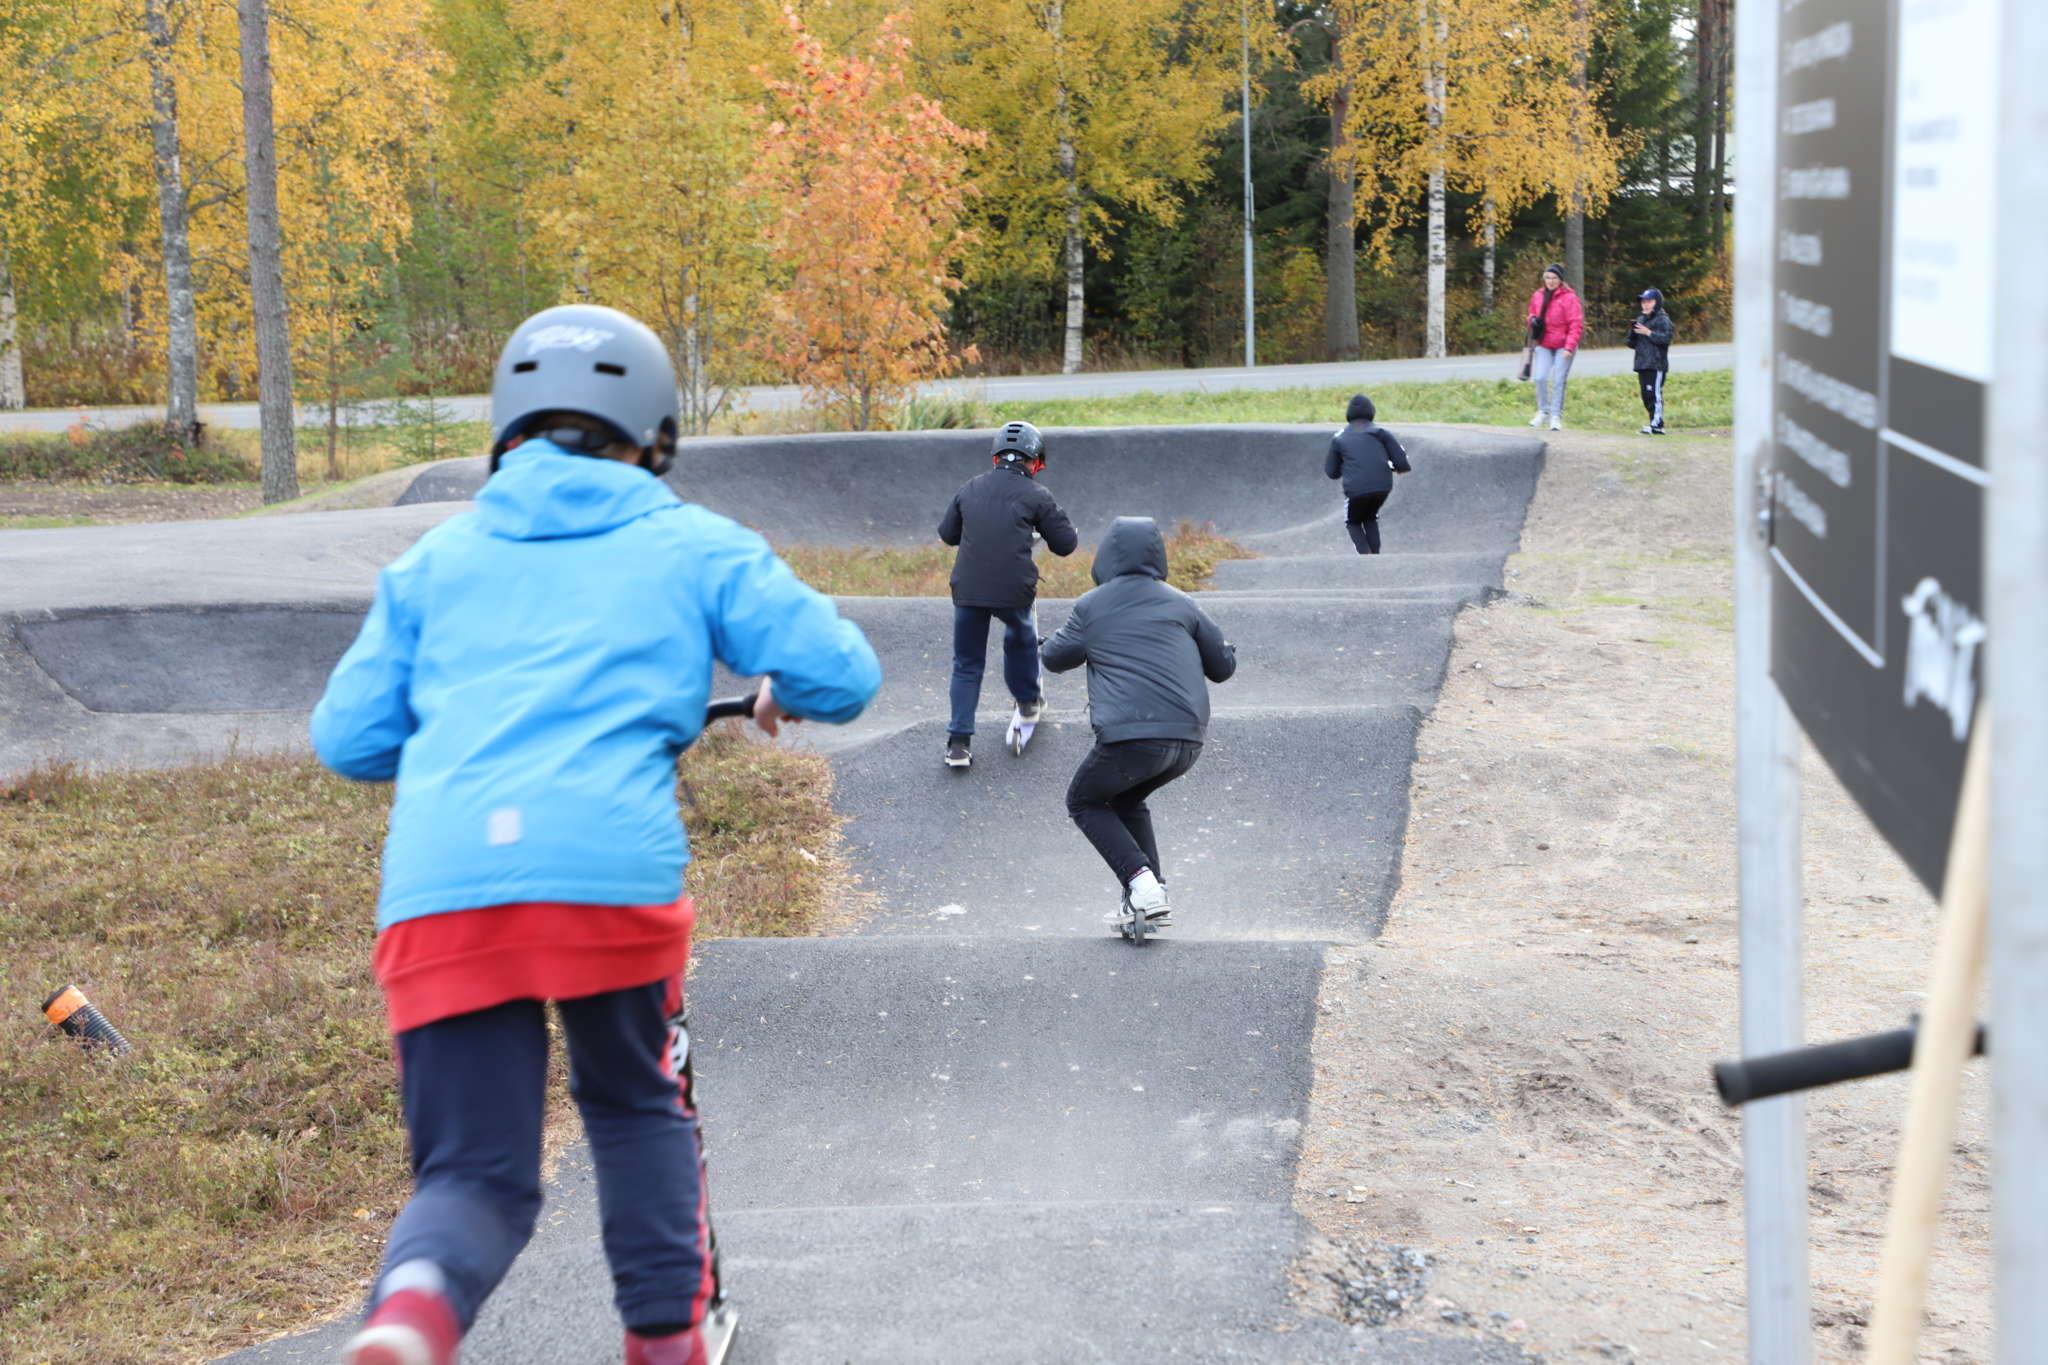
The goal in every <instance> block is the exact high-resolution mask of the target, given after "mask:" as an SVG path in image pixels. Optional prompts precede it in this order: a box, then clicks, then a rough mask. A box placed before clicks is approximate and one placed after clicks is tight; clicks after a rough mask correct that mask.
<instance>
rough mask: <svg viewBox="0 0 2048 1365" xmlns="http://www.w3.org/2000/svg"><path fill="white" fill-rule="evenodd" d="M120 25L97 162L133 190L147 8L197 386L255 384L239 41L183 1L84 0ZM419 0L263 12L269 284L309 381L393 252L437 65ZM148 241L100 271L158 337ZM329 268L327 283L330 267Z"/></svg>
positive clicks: (367, 0) (299, 4)
mask: <svg viewBox="0 0 2048 1365" xmlns="http://www.w3.org/2000/svg"><path fill="white" fill-rule="evenodd" d="M92 2H93V3H105V4H106V5H107V7H108V14H109V17H110V18H112V19H114V20H116V21H117V22H119V24H120V32H121V34H122V37H123V39H124V40H125V41H126V43H127V44H128V45H129V50H128V52H126V53H123V54H120V55H119V57H117V59H116V60H114V61H112V62H110V63H109V64H108V67H107V70H106V72H105V75H104V81H105V86H106V89H107V91H108V92H109V93H110V94H111V95H112V96H113V97H114V99H116V100H117V101H120V107H122V108H124V109H125V110H126V111H127V113H128V120H129V127H128V129H127V130H126V133H127V135H126V136H124V137H121V138H119V139H117V140H115V141H114V142H113V143H112V145H111V146H110V147H109V152H110V153H111V154H112V155H116V156H126V157H129V158H131V159H132V160H133V162H134V166H135V169H134V173H133V174H132V175H131V177H130V179H131V181H132V182H133V183H135V184H137V185H148V184H151V183H152V182H153V177H152V175H151V173H150V171H149V169H148V167H149V164H150V156H151V146H150V134H149V126H150V118H151V110H152V107H153V101H152V91H151V89H150V87H149V70H148V64H147V63H145V62H142V61H136V60H133V56H134V54H135V50H136V49H138V48H141V47H143V46H146V45H147V42H148V25H147V19H148V14H147V11H148V10H151V9H153V10H156V11H158V12H159V13H161V14H162V16H163V19H164V25H163V30H162V31H163V33H164V34H165V36H166V38H167V40H168V41H167V43H166V44H165V45H164V47H163V49H162V51H163V52H164V55H165V56H166V57H167V58H168V62H169V75H170V77H171V79H172V81H173V82H174V93H175V97H176V105H177V157H176V161H175V175H176V181H175V184H174V193H175V197H176V198H178V199H179V200H180V201H181V202H180V204H179V209H180V212H181V215H182V220H183V228H184V231H185V232H186V234H187V235H188V238H189V242H190V250H191V267H192V295H193V306H194V311H195V314H196V319H197V331H198V336H199V344H200V346H201V348H202V349H203V351H204V353H205V355H206V356H207V358H208V361H209V364H208V367H207V368H206V370H205V372H204V374H203V378H202V385H203V387H204V388H205V389H207V390H208V391H210V392H214V393H219V392H223V391H227V392H234V393H242V392H246V391H247V390H248V389H249V387H250V385H251V381H252V380H253V377H254V374H255V343H254V335H253V329H252V327H251V324H250V309H249V302H248V292H247V291H248V283H247V282H248V235H247V224H246V222H245V221H244V219H243V215H242V214H241V213H240V212H239V211H238V210H239V208H240V201H241V196H242V193H243V179H242V164H243V163H242V123H241V119H242V97H241V90H240V88H239V73H240V53H239V37H240V35H239V33H238V31H237V29H236V25H235V12H234V10H233V8H232V7H220V6H206V5H199V4H196V3H190V2H189V0H184V2H183V3H180V2H179V0H145V2H144V3H142V4H138V3H136V0H92ZM428 8H429V4H428V0H280V2H279V3H277V4H275V5H274V6H273V7H272V24H271V39H272V42H271V60H272V63H273V69H274V73H275V84H276V109H275V123H276V136H277V153H278V202H279V219H280V224H281V230H282V237H283V241H284V277H285V286H286V290H287V292H288V293H289V294H290V296H291V297H292V299H293V300H294V301H295V304H296V307H295V309H294V314H293V325H292V333H293V337H292V340H293V348H294V353H295V356H297V357H299V358H300V359H301V362H302V363H303V365H304V366H305V367H306V369H307V370H308V371H309V372H312V373H321V372H322V371H323V366H324V362H326V360H327V359H328V357H329V356H330V354H331V349H330V343H331V340H332V338H333V336H334V333H335V329H336V328H338V327H342V326H352V325H353V324H354V322H355V321H356V320H357V319H358V318H360V317H361V316H363V315H364V312H365V310H366V309H367V307H368V304H369V300H370V296H371V295H372V294H373V293H374V288H375V278H374V274H373V263H374V262H375V261H376V260H378V259H381V258H388V257H389V256H390V255H391V254H392V253H393V252H395V251H396V250H397V248H398V245H399V243H400V242H401V241H402V240H403V238H404V236H405V234H406V231H407V228H408V227H409V210H408V206H407V198H406V186H407V183H408V180H409V178H410V176H411V174H412V169H413V165H414V155H415V149H416V148H417V147H418V146H419V145H420V144H421V142H422V140H423V139H424V137H425V136H426V133H427V131H428V130H429V128H430V127H431V125H432V121H433V118H434V116H435V111H436V107H437V101H438V91H437V87H436V84H435V82H434V79H433V76H434V73H435V70H436V68H437V65H438V63H439V60H440V58H439V54H438V52H437V50H436V49H435V48H434V46H433V45H432V44H431V43H430V42H428V41H427V38H426V30H425V25H426V19H427V13H428ZM163 249H164V248H163V242H162V239H161V238H159V239H158V240H155V241H147V242H145V241H140V240H138V241H133V242H130V243H128V244H127V246H126V249H125V250H123V251H121V252H120V253H119V254H118V256H117V257H116V259H115V261H114V263H113V265H112V268H111V272H110V279H109V283H110V285H111V286H112V287H113V288H115V289H120V290H126V289H130V288H133V289H134V290H135V292H136V294H137V296H138V297H139V298H140V299H141V300H142V301H143V307H142V318H141V320H142V325H143V326H144V327H145V328H154V329H161V328H163V327H164V326H165V325H166V322H167V317H166V313H167V309H168V308H169V307H171V300H170V299H168V298H167V297H166V295H165V294H164V293H163V292H160V291H158V290H155V289H151V288H149V287H148V286H149V283H150V281H151V280H152V279H155V278H159V277H160V276H161V271H162V265H161V262H162V259H163V255H162V253H163ZM337 269H340V270H341V271H343V272H344V273H343V276H342V278H340V279H337V277H336V271H337Z"/></svg>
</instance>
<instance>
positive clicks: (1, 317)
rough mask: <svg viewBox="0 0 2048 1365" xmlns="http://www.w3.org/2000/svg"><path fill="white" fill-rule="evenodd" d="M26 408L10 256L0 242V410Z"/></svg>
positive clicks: (3, 243)
mask: <svg viewBox="0 0 2048 1365" xmlns="http://www.w3.org/2000/svg"><path fill="white" fill-rule="evenodd" d="M27 406H28V391H27V389H26V388H25V387H24V386H23V384H22V380H21V322H20V317H19V314H18V310H17V309H16V308H15V306H14V254H13V252H11V251H9V250H8V248H7V244H6V243H5V242H0V410H4V411H8V412H15V411H19V410H20V409H22V408H25V407H27Z"/></svg>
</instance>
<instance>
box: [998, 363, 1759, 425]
mask: <svg viewBox="0 0 2048 1365" xmlns="http://www.w3.org/2000/svg"><path fill="white" fill-rule="evenodd" d="M1363 390H1364V392H1366V393H1368V394H1370V395H1371V397H1372V400H1373V403H1374V405H1375V406H1376V407H1377V408H1378V409H1379V417H1380V420H1381V421H1382V422H1387V423H1391V424H1394V425H1399V424H1401V423H1404V422H1459V423H1469V424H1473V425H1478V426H1516V425H1520V424H1522V423H1525V422H1527V421H1528V420H1529V414H1530V413H1531V412H1533V411H1535V403H1536V399H1535V392H1534V390H1533V389H1532V388H1531V387H1530V386H1529V385H1527V384H1518V383H1515V382H1514V381H1513V380H1511V379H1505V378H1503V379H1455V380H1439V381H1433V382H1428V383H1399V384H1367V385H1364V386H1363ZM1358 391H1359V390H1358V389H1353V388H1299V389H1270V390H1263V391H1261V390H1250V389H1240V390H1235V391H1232V392H1226V393H1137V394H1128V395H1124V396H1120V397H1108V398H1059V399H1047V400H1043V401H1040V402H1032V403H1004V404H1002V405H1001V406H1000V407H999V408H998V407H996V406H994V405H984V408H985V411H986V414H987V415H986V420H984V421H981V422H978V423H972V424H969V425H980V426H992V425H994V424H995V423H996V422H997V420H998V419H1000V420H1002V421H1006V422H1014V421H1026V422H1035V423H1037V424H1039V425H1040V426H1069V427H1101V426H1174V425H1185V424H1190V423H1210V422H1217V423H1229V422H1313V423H1328V424H1329V425H1331V426H1333V427H1334V426H1338V425H1341V424H1342V422H1343V420H1344V404H1345V402H1346V401H1347V400H1348V399H1349V398H1350V397H1351V395H1352V394H1353V393H1356V392H1358ZM1664 407H1665V422H1666V424H1667V425H1669V426H1672V427H1686V428H1695V429H1697V428H1714V429H1719V428H1725V427H1729V426H1732V425H1734V422H1735V380H1734V374H1733V372H1732V371H1729V370H1708V371H1703V372H1700V373H1690V374H1675V375H1673V376H1671V379H1670V381H1669V385H1668V387H1667V388H1666V390H1665V395H1664ZM1565 420H1566V423H1567V425H1568V426H1569V427H1570V428H1571V429H1572V430H1575V431H1634V430H1636V429H1637V428H1639V427H1640V426H1642V424H1643V404H1642V399H1641V397H1640V395H1639V392H1638V390H1637V387H1636V381H1635V376H1633V375H1602V376H1597V377H1590V378H1584V379H1576V378H1575V379H1573V380H1572V381H1571V385H1570V388H1569V390H1568V394H1567V397H1566V400H1565Z"/></svg>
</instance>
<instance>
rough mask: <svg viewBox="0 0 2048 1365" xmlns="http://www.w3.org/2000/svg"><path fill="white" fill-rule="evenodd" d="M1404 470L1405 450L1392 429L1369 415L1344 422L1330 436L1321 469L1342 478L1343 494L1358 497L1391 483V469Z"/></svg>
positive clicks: (1392, 477)
mask: <svg viewBox="0 0 2048 1365" xmlns="http://www.w3.org/2000/svg"><path fill="white" fill-rule="evenodd" d="M1397 469H1398V470H1400V471H1401V472H1402V473H1403V474H1406V473H1407V472H1408V452H1407V451H1405V450H1403V449H1401V443H1400V442H1399V441H1397V440H1395V439H1394V433H1393V432H1391V431H1388V430H1387V429H1386V428H1385V427H1383V426H1380V425H1379V424H1378V423H1377V422H1374V421H1373V420H1372V419H1371V418H1370V417H1366V418H1362V419H1358V420H1354V421H1350V422H1346V423H1345V424H1344V425H1343V426H1342V427H1339V428H1338V429H1337V432H1336V434H1335V435H1333V436H1332V437H1330V452H1329V454H1327V455H1325V456H1323V473H1325V474H1327V475H1328V476H1329V477H1331V478H1333V479H1336V478H1341V479H1343V480H1344V496H1345V497H1347V498H1362V497H1364V496H1366V494H1368V493H1384V492H1386V491H1387V490H1388V489H1390V488H1392V487H1393V486H1394V471H1395V470H1397Z"/></svg>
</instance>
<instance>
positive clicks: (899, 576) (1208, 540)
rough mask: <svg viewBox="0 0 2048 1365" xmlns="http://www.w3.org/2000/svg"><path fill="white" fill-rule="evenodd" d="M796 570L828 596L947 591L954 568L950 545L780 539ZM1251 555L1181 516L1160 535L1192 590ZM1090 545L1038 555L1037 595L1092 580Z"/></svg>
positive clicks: (1172, 572) (1170, 563)
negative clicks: (810, 542) (1226, 563)
mask: <svg viewBox="0 0 2048 1365" xmlns="http://www.w3.org/2000/svg"><path fill="white" fill-rule="evenodd" d="M776 553H777V554H779V555H781V556H782V558H783V560H784V561H785V562H787V563H788V564H789V566H790V568H792V569H794V570H795V571H796V575H797V577H799V578H801V579H803V580H804V582H806V583H808V584H810V585H811V586H812V587H814V588H816V589H817V590H818V591H820V592H823V593H829V594H831V595H832V596H834V597H945V596H948V595H949V594H950V592H951V589H950V587H949V586H948V585H949V583H950V581H951V577H952V573H953V554H954V552H953V550H952V549H951V548H949V547H947V546H944V545H919V546H911V547H905V548H889V547H876V546H838V545H791V546H779V547H777V550H776ZM1251 558H1254V556H1253V554H1252V552H1251V551H1250V550H1247V549H1245V548H1244V547H1243V546H1242V545H1239V544H1238V543H1237V542H1235V541H1233V540H1231V539H1230V538H1228V537H1227V536H1223V535H1220V534H1218V532H1217V531H1216V528H1215V527H1213V526H1208V525H1202V526H1197V525H1195V524H1194V523H1192V522H1185V521H1184V522H1182V523H1181V524H1180V525H1179V526H1177V527H1175V528H1174V529H1173V531H1172V533H1171V534H1169V535H1168V536H1167V538H1166V565H1167V577H1166V581H1167V582H1169V583H1171V584H1173V586H1175V587H1176V588H1179V589H1180V590H1181V591H1183V592H1198V591H1200V590H1201V589H1203V588H1206V587H1207V586H1208V585H1209V576H1210V575H1211V574H1213V573H1215V572H1216V566H1217V565H1218V564H1220V563H1222V562H1223V561H1224V560H1226V559H1251ZM1094 562H1095V547H1093V546H1090V545H1083V546H1081V547H1080V548H1079V549H1077V550H1075V551H1074V553H1072V554H1071V555H1066V556H1064V557H1062V556H1059V555H1053V554H1040V555H1039V556H1038V575H1039V576H1038V595H1039V596H1040V597H1079V596H1080V595H1081V594H1082V593H1084V592H1087V591H1088V590H1089V589H1090V588H1092V587H1094V586H1095V581H1094V579H1093V578H1091V577H1090V576H1089V568H1090V566H1091V565H1092V564H1093V563H1094Z"/></svg>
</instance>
